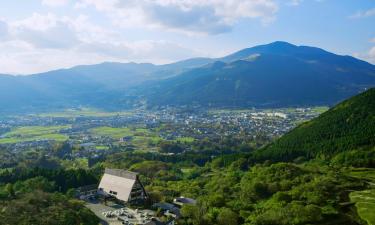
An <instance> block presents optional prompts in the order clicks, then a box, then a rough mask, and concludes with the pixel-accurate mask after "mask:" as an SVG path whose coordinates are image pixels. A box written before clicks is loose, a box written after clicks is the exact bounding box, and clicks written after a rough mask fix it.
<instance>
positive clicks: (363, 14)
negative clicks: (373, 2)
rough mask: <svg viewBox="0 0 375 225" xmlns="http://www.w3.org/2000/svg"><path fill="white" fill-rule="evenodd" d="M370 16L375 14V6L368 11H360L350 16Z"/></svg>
mask: <svg viewBox="0 0 375 225" xmlns="http://www.w3.org/2000/svg"><path fill="white" fill-rule="evenodd" d="M370 16H375V8H372V9H368V10H366V11H358V12H356V13H355V14H353V15H351V16H350V17H349V18H351V19H360V18H366V17H370Z"/></svg>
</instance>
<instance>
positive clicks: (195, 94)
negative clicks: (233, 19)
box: [142, 42, 375, 107]
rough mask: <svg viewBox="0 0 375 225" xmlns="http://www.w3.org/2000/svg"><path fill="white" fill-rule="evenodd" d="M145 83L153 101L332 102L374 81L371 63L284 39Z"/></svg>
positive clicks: (211, 103) (272, 104)
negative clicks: (150, 83) (152, 82)
mask: <svg viewBox="0 0 375 225" xmlns="http://www.w3.org/2000/svg"><path fill="white" fill-rule="evenodd" d="M218 60H219V61H216V62H214V63H212V64H210V65H206V66H203V67H201V68H196V69H192V70H189V71H187V72H185V73H182V74H181V75H179V76H176V77H172V78H170V79H166V80H162V81H160V82H157V83H156V84H154V85H153V86H148V87H147V88H145V89H144V90H142V91H143V92H145V91H147V90H149V91H148V92H146V93H147V97H148V102H149V104H150V105H151V106H155V105H189V104H192V103H195V104H198V105H204V106H217V107H249V106H256V107H285V106H304V105H305V106H306V105H322V104H325V105H332V104H335V103H337V102H339V101H341V100H343V99H345V98H348V97H350V96H353V95H355V94H358V93H360V92H362V91H363V90H365V88H369V87H373V86H375V66H374V65H371V64H369V63H367V62H364V61H361V60H358V59H355V58H353V57H350V56H339V55H335V54H332V53H329V52H326V51H324V50H322V49H319V48H313V47H306V46H295V45H292V44H289V43H285V42H275V43H271V44H269V45H262V46H257V47H254V48H249V49H245V50H242V51H239V52H237V53H234V54H232V55H229V56H227V57H224V58H221V59H218Z"/></svg>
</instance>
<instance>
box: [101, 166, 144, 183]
mask: <svg viewBox="0 0 375 225" xmlns="http://www.w3.org/2000/svg"><path fill="white" fill-rule="evenodd" d="M104 173H105V174H109V175H113V176H117V177H123V178H127V179H131V180H136V179H137V176H138V173H134V172H131V171H127V170H121V169H108V168H106V169H105V172H104Z"/></svg>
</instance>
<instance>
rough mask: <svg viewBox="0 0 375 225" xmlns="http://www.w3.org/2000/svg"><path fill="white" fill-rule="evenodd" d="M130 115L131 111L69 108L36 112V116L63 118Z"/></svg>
mask: <svg viewBox="0 0 375 225" xmlns="http://www.w3.org/2000/svg"><path fill="white" fill-rule="evenodd" d="M127 115H132V112H127V111H123V112H104V111H100V110H96V109H89V108H83V109H77V110H74V109H70V110H66V111H62V112H52V113H42V114H38V115H37V116H40V117H63V118H75V117H81V116H85V117H112V116H127Z"/></svg>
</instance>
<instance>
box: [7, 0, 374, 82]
mask: <svg viewBox="0 0 375 225" xmlns="http://www.w3.org/2000/svg"><path fill="white" fill-rule="evenodd" d="M274 41H287V42H290V43H293V44H296V45H308V46H315V47H320V48H323V49H326V50H328V51H331V52H334V53H337V54H341V55H352V56H354V57H357V58H360V59H363V60H366V61H368V62H370V63H373V64H375V1H374V0H27V1H25V0H12V1H1V2H0V73H1V74H14V75H26V74H33V73H38V72H44V71H49V70H54V69H59V68H69V67H72V66H75V65H82V64H96V63H101V62H105V61H114V62H151V63H155V64H164V63H170V62H174V61H178V60H182V59H187V58H191V57H221V56H224V55H226V54H229V53H232V52H235V51H238V50H240V49H243V48H247V47H252V46H255V45H259V44H267V43H271V42H274Z"/></svg>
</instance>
